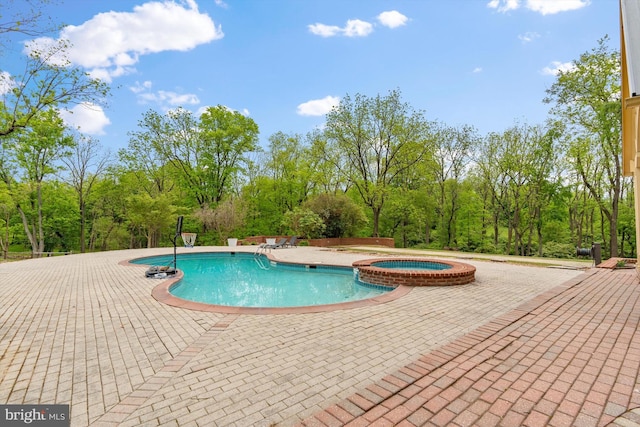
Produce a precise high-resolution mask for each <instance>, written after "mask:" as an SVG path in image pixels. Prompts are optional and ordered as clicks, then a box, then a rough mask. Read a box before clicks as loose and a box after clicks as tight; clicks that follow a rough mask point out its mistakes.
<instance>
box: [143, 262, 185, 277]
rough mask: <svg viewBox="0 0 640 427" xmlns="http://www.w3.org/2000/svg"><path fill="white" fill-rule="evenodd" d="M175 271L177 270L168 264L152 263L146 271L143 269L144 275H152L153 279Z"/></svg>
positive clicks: (173, 273)
mask: <svg viewBox="0 0 640 427" xmlns="http://www.w3.org/2000/svg"><path fill="white" fill-rule="evenodd" d="M177 272H178V270H176V269H175V268H174V267H170V266H168V265H167V266H158V265H154V266H151V267H149V268H148V269H147V271H145V273H144V275H145V276H146V277H153V278H154V279H162V278H164V277H167V276H174V275H175V274H176V273H177Z"/></svg>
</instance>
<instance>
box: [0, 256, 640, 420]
mask: <svg viewBox="0 0 640 427" xmlns="http://www.w3.org/2000/svg"><path fill="white" fill-rule="evenodd" d="M194 250H225V248H194V249H191V250H188V249H183V248H180V251H181V252H186V251H194ZM238 250H249V251H250V250H252V249H251V248H238ZM168 251H169V250H167V249H153V250H137V251H115V252H107V253H99V254H83V255H70V256H64V257H55V258H44V259H36V260H27V261H20V262H15V263H6V264H1V265H0V307H1V308H2V310H1V311H0V403H69V404H70V405H71V425H72V426H87V425H92V426H115V425H122V426H138V425H149V426H155V425H167V426H168V425H173V426H176V425H179V426H205V425H207V426H250V425H257V426H269V425H283V426H284V425H295V424H305V425H344V424H347V423H351V425H394V424H396V425H423V424H424V425H460V426H462V425H527V424H528V425H536V426H537V425H545V424H552V425H585V426H587V425H604V424H606V423H607V422H609V421H612V420H614V419H616V418H615V417H617V416H620V417H619V418H617V419H616V420H617V421H616V422H619V423H626V422H628V423H633V422H634V420H636V418H637V415H638V414H637V412H634V411H633V409H634V408H635V407H638V406H640V403H639V400H640V399H639V397H640V394H639V391H638V389H639V388H640V385H639V383H638V365H639V364H640V363H639V362H640V340H639V338H640V337H639V335H638V321H639V319H638V313H640V307H639V304H640V302H639V301H638V296H639V295H640V289H639V286H638V279H637V277H636V276H635V271H633V270H613V271H612V270H599V269H592V270H589V271H588V272H587V273H583V272H579V271H575V270H567V269H550V268H542V267H532V266H518V265H511V264H507V263H491V262H481V261H474V260H464V262H469V263H471V264H473V265H474V266H476V268H477V274H476V277H477V280H476V282H475V283H473V284H469V285H463V286H459V287H450V288H430V289H413V290H411V292H409V293H408V294H406V295H404V296H402V297H400V298H398V299H396V300H394V301H389V302H386V303H384V304H378V305H372V306H367V307H359V308H353V309H349V310H339V311H333V312H325V313H308V314H269V315H246V314H224V313H210V312H200V311H192V310H186V309H182V308H176V307H171V306H168V305H165V304H162V303H160V302H158V301H156V300H155V299H154V298H153V297H152V296H151V290H152V289H153V288H154V286H155V285H157V284H158V283H159V281H158V280H155V279H147V278H145V277H144V274H143V272H144V269H143V268H142V267H140V266H133V265H126V264H122V263H121V262H122V261H124V260H127V259H130V258H134V257H139V256H146V255H153V254H159V253H168ZM273 255H274V256H276V257H278V258H282V259H289V260H294V261H305V260H306V261H307V262H310V261H313V262H325V263H330V264H345V265H350V263H351V262H353V261H354V260H357V259H364V258H371V257H372V254H371V253H366V254H356V253H350V252H336V251H330V250H323V249H316V248H294V249H283V250H278V251H274V253H273ZM619 425H628V424H619Z"/></svg>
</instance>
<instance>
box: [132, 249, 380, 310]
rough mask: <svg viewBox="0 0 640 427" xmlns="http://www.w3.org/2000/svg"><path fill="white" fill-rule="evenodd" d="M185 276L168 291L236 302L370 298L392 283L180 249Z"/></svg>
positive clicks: (164, 259)
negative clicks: (371, 282)
mask: <svg viewBox="0 0 640 427" xmlns="http://www.w3.org/2000/svg"><path fill="white" fill-rule="evenodd" d="M131 262H132V263H134V264H148V265H168V264H170V263H172V262H173V255H170V256H169V255H167V256H159V257H149V258H139V259H136V260H133V261H131ZM177 264H178V269H179V270H181V271H182V272H183V273H184V277H183V279H182V280H181V281H180V282H178V283H177V284H176V285H174V286H173V287H171V289H170V290H169V292H170V293H171V294H172V295H174V296H176V297H178V298H182V299H185V300H190V301H197V302H203V303H207V304H217V305H225V306H234V307H300V306H310V305H324V304H334V303H340V302H347V301H356V300H361V299H366V298H372V297H375V296H378V295H381V294H383V293H386V292H389V291H390V290H391V289H390V288H385V287H383V286H375V285H368V284H363V283H360V282H358V281H356V280H355V279H354V274H353V269H351V268H339V267H328V266H317V267H316V268H309V267H308V266H304V265H297V264H287V263H271V262H270V261H269V260H268V259H267V258H266V257H265V256H262V255H260V256H257V257H256V256H254V255H253V254H246V253H234V254H232V253H197V254H180V255H178V258H177Z"/></svg>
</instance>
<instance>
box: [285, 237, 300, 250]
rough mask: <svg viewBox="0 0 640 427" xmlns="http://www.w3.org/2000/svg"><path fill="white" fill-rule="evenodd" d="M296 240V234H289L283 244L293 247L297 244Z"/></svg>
mask: <svg viewBox="0 0 640 427" xmlns="http://www.w3.org/2000/svg"><path fill="white" fill-rule="evenodd" d="M297 241H298V238H297V237H296V236H291V238H290V239H289V240H288V241H287V243H285V246H286V247H287V248H290V247H294V248H297V247H298V246H297V245H296V242H297Z"/></svg>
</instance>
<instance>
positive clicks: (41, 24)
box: [0, 0, 55, 46]
mask: <svg viewBox="0 0 640 427" xmlns="http://www.w3.org/2000/svg"><path fill="white" fill-rule="evenodd" d="M15 3H20V4H19V5H17V6H16V4H15ZM48 3H52V2H51V1H49V0H18V1H15V0H3V2H2V10H0V21H1V23H0V34H11V33H17V34H24V35H27V36H38V35H41V34H46V33H48V32H49V31H51V30H53V29H54V28H55V26H54V25H53V23H52V22H51V18H50V17H47V16H45V15H44V13H43V6H44V5H46V4H48ZM0 46H2V44H1V43H0Z"/></svg>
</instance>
